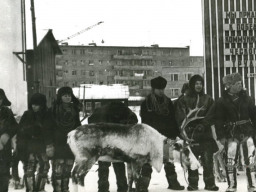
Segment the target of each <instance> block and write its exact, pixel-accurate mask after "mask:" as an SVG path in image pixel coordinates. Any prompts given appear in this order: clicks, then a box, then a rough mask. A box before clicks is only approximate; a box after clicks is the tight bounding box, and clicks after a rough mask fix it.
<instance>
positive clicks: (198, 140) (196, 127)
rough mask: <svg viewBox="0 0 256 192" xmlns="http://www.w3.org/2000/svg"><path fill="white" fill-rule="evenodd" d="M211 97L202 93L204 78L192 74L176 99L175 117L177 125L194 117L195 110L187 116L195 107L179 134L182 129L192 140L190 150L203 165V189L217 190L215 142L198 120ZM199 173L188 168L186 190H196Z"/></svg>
mask: <svg viewBox="0 0 256 192" xmlns="http://www.w3.org/2000/svg"><path fill="white" fill-rule="evenodd" d="M213 102H214V101H213V99H212V98H211V97H210V96H209V95H207V94H205V93H204V79H203V77H201V76H200V75H194V76H192V77H191V78H190V81H189V90H188V92H187V94H186V95H184V96H183V97H181V98H180V99H179V100H178V101H177V105H176V109H175V112H176V114H175V117H176V119H177V123H178V125H179V127H181V126H183V125H182V123H183V122H185V121H187V120H188V119H189V118H192V117H195V114H196V111H195V112H194V113H193V114H192V115H191V116H189V112H190V111H191V110H195V109H197V111H198V113H197V116H198V117H199V119H195V120H194V121H192V122H191V123H189V124H188V125H187V126H186V127H181V135H182V133H183V131H184V132H185V133H186V135H187V137H188V138H183V139H185V140H186V139H189V142H190V141H191V140H193V142H192V144H193V143H194V144H195V145H191V150H192V152H193V153H194V155H195V156H196V157H197V158H198V157H199V156H201V158H202V165H203V179H204V183H205V189H206V190H209V191H218V190H219V188H218V187H217V186H216V185H215V177H214V174H213V153H215V152H216V151H217V144H216V142H215V140H214V139H213V136H212V132H211V128H210V127H205V126H203V125H202V124H200V122H201V121H202V120H203V119H204V117H205V116H206V114H207V112H208V111H209V109H210V107H211V106H212V104H213ZM198 181H199V173H198V170H191V169H188V182H189V186H188V188H187V190H188V191H195V190H198Z"/></svg>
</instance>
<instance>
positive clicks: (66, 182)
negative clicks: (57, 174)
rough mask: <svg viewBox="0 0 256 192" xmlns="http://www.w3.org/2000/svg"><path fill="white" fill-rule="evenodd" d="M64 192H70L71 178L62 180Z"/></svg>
mask: <svg viewBox="0 0 256 192" xmlns="http://www.w3.org/2000/svg"><path fill="white" fill-rule="evenodd" d="M62 192H69V177H68V178H63V179H62Z"/></svg>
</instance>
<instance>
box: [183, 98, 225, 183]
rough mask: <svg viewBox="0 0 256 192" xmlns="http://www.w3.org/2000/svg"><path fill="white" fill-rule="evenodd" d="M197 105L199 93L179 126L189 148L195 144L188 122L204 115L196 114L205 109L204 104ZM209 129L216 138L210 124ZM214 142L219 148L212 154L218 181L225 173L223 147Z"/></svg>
mask: <svg viewBox="0 0 256 192" xmlns="http://www.w3.org/2000/svg"><path fill="white" fill-rule="evenodd" d="M198 106H199V95H198V96H197V101H196V107H195V108H194V109H190V108H189V109H188V110H189V111H188V113H187V114H186V117H185V118H184V120H183V121H182V123H181V126H180V133H181V136H182V138H183V139H184V140H185V143H186V144H185V145H188V147H187V148H189V149H190V146H193V145H196V144H195V143H193V142H194V139H193V135H194V131H192V130H191V129H190V124H191V123H192V122H196V121H199V120H201V119H203V118H204V116H198V114H199V113H200V112H201V111H204V110H205V106H204V105H203V106H202V107H198ZM184 113H185V111H184ZM211 129H212V134H213V137H214V139H215V140H216V133H215V127H214V126H212V127H211ZM191 131H192V134H191V137H189V136H188V132H190V133H191ZM216 143H217V145H218V148H219V150H218V151H217V152H216V153H214V155H213V163H214V175H215V177H216V179H217V180H218V181H225V175H226V173H225V166H224V161H223V153H224V147H223V146H222V145H221V144H220V143H219V142H217V141H216ZM220 168H221V169H222V171H221V170H220Z"/></svg>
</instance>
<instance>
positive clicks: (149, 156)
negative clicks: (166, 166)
mask: <svg viewBox="0 0 256 192" xmlns="http://www.w3.org/2000/svg"><path fill="white" fill-rule="evenodd" d="M166 140H167V138H166V137H165V136H163V135H161V134H160V133H159V132H158V131H156V130H155V129H153V128H152V127H150V126H149V125H146V124H136V125H133V126H132V125H121V124H112V123H98V124H89V125H83V126H80V127H78V128H77V129H76V130H73V131H71V132H70V133H69V134H68V144H69V146H70V148H71V150H72V152H73V153H74V155H75V160H76V164H77V166H76V168H75V170H74V171H73V175H72V176H73V178H75V181H76V182H77V183H79V184H80V185H84V183H83V179H84V177H85V175H86V174H87V173H88V171H89V170H90V169H91V167H92V166H93V165H94V163H95V162H96V161H97V160H101V161H111V162H113V161H124V162H127V163H128V178H129V191H132V190H133V189H132V184H133V181H134V182H135V187H136V188H137V187H138V186H137V179H138V178H139V176H140V170H141V167H142V165H143V164H145V163H150V164H151V165H152V166H153V167H154V168H155V169H156V170H157V171H158V172H160V170H161V167H162V164H163V156H164V154H163V153H164V152H163V151H164V150H163V149H164V143H166ZM180 144H181V145H182V142H181V141H180ZM169 145H170V144H169ZM170 146H171V147H172V149H170V154H171V155H170V160H173V161H175V160H176V161H179V162H180V159H179V158H180V157H181V156H182V161H184V164H183V165H186V166H190V164H193V165H192V167H194V168H195V169H196V168H198V166H199V163H198V162H192V160H195V159H196V158H195V157H192V156H191V154H192V153H190V152H191V150H189V152H188V153H187V154H185V153H184V151H181V155H180V153H179V155H177V151H176V149H175V145H172V144H171V145H170ZM176 146H177V145H176ZM175 151H176V152H175ZM173 157H176V159H175V158H173ZM177 157H178V158H177ZM177 159H178V160H177Z"/></svg>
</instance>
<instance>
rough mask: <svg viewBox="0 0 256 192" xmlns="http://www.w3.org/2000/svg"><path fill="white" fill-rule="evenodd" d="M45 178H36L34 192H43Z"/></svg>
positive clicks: (38, 176)
mask: <svg viewBox="0 0 256 192" xmlns="http://www.w3.org/2000/svg"><path fill="white" fill-rule="evenodd" d="M46 181H47V178H43V177H42V176H40V175H37V176H36V191H44V186H45V184H46Z"/></svg>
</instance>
